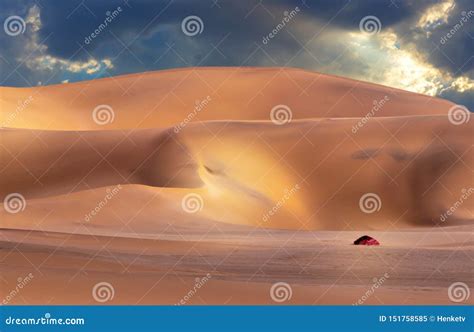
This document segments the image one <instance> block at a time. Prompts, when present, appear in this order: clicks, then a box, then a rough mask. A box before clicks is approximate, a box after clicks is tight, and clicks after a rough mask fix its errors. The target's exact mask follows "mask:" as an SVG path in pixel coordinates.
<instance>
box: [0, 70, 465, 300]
mask: <svg viewBox="0 0 474 332" xmlns="http://www.w3.org/2000/svg"><path fill="white" fill-rule="evenodd" d="M0 92H1V94H0V96H1V104H0V106H1V107H0V110H1V112H0V114H1V116H2V119H3V124H4V127H8V128H3V129H2V130H1V131H0V135H1V136H0V152H1V155H0V156H1V158H0V181H1V186H0V193H1V195H2V197H3V198H4V204H3V205H2V207H0V221H1V225H0V226H1V228H0V272H1V274H0V276H1V278H0V285H1V287H0V299H3V301H4V303H5V302H7V303H19V304H27V303H35V304H39V303H45V304H46V303H48V304H76V303H77V304H82V303H90V304H93V303H96V304H97V303H112V304H125V303H130V304H164V303H166V304H176V303H179V302H181V303H182V304H240V303H246V304H250V303H258V304H263V303H268V304H272V303H273V304H278V303H284V304H285V303H286V304H288V303H289V304H303V303H304V304H353V303H356V302H359V304H379V303H385V304H424V303H438V304H445V303H446V304H448V303H466V302H467V303H473V297H466V298H464V299H463V301H461V302H453V301H452V296H449V295H450V293H452V291H450V290H449V289H450V286H451V285H453V284H454V283H463V284H464V285H467V287H469V285H472V284H473V281H474V280H473V279H474V278H473V275H474V274H473V272H474V264H473V258H474V257H473V253H474V239H473V230H474V224H473V210H474V200H473V199H472V196H474V195H472V196H471V194H472V193H474V189H472V188H474V178H473V176H472V175H473V173H472V172H473V166H474V155H473V153H472V138H473V134H472V133H473V129H474V125H473V122H472V121H470V122H466V123H463V124H459V125H454V124H453V123H452V122H451V121H449V120H450V119H449V117H448V111H449V109H450V108H451V107H452V106H453V104H452V103H450V102H448V101H445V100H441V99H436V98H431V97H427V96H422V95H418V94H412V93H409V92H404V91H400V90H394V89H390V88H386V87H382V86H377V85H373V84H368V83H363V82H357V81H353V80H347V79H344V78H339V77H331V76H326V75H320V74H317V73H311V72H307V71H302V70H293V69H277V68H271V69H249V68H243V69H232V68H213V69H211V68H201V69H188V70H174V71H163V72H155V73H144V74H137V75H128V76H121V77H118V78H109V79H101V80H96V81H89V82H82V83H75V84H65V85H57V86H48V87H38V88H29V89H23V88H22V89H14V88H1V90H0ZM28 96H32V98H31V103H30V104H28V105H27V106H26V107H25V108H24V109H21V110H20V111H19V110H18V108H17V105H18V102H19V101H22V100H25V98H28ZM206 96H210V97H209V99H208V100H209V103H207V104H206V105H205V107H204V108H203V109H202V110H199V111H198V112H194V113H193V114H194V116H192V117H189V114H190V112H193V105H195V103H196V100H202V99H203V98H206ZM385 96H387V98H388V99H387V100H388V101H387V102H386V103H385V104H384V105H383V107H381V108H380V110H378V111H376V112H375V113H373V114H372V115H371V116H370V117H368V118H367V120H366V121H365V122H364V123H363V125H360V121H361V118H362V117H364V116H365V115H366V114H368V113H369V112H370V111H371V107H372V106H373V105H374V104H373V103H374V100H375V101H377V100H380V99H382V98H385ZM101 104H107V105H110V106H113V112H114V113H113V116H114V119H113V121H112V122H110V123H107V124H106V125H99V124H97V123H96V122H94V121H93V119H92V117H91V114H92V110H93V109H94V108H95V107H96V106H97V105H101ZM278 104H284V105H289V106H290V105H291V107H290V108H291V115H292V118H291V121H289V122H288V123H284V124H275V123H274V122H272V121H271V117H270V113H271V109H272V108H273V107H274V106H275V105H278ZM184 119H188V120H189V123H188V122H186V123H185V125H184V126H183V125H181V124H182V123H183V120H184ZM177 126H178V127H177ZM354 128H357V129H356V130H355V129H354ZM12 193H16V194H21V198H20V199H17V200H16V201H13V200H12V201H11V202H10V201H8V200H7V198H8V197H9V195H10V194H12ZM367 194H370V197H371V200H370V201H365V200H362V197H364V195H367ZM17 198H18V196H17ZM14 203H18V204H19V205H15V204H14ZM371 204H372V205H371ZM374 204H375V206H374ZM448 210H450V211H451V212H450V213H449V215H446V212H447V211H448ZM364 234H368V235H371V236H374V237H375V238H377V239H378V240H379V241H380V242H381V244H382V245H381V246H378V247H358V246H353V245H352V244H351V243H352V242H353V241H354V240H355V239H356V238H358V237H359V236H361V235H364ZM196 278H199V279H196ZM104 282H105V283H107V286H106V287H105V289H106V290H105V291H104V292H105V293H104V294H105V296H106V298H107V301H105V302H101V301H98V299H97V296H98V295H97V294H100V292H99V293H98V292H97V291H95V290H94V289H95V286H96V285H99V286H100V285H102V284H101V283H104ZM281 283H285V284H283V286H282V284H281ZM198 286H199V287H198ZM277 286H278V287H277ZM275 287H277V288H275ZM275 289H279V291H275ZM462 291H465V289H463V290H462ZM111 294H113V296H111ZM279 294H280V295H281V296H282V297H283V301H281V302H280V301H279V298H278V296H279ZM99 300H100V299H99Z"/></svg>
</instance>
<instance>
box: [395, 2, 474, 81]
mask: <svg viewBox="0 0 474 332" xmlns="http://www.w3.org/2000/svg"><path fill="white" fill-rule="evenodd" d="M469 17H470V18H469ZM463 18H464V20H463ZM416 19H417V17H414V18H413V19H411V20H410V21H409V22H407V23H408V24H401V25H399V26H397V27H396V29H395V30H396V31H397V33H398V34H399V36H401V39H402V40H403V41H404V42H411V43H414V44H416V45H417V48H418V50H419V51H420V52H421V53H422V54H424V55H425V56H426V58H427V60H428V61H429V62H430V63H432V64H433V65H434V66H436V67H439V68H442V69H444V70H446V71H448V72H449V73H451V74H452V75H453V76H455V77H456V76H459V75H463V74H466V75H467V76H469V77H470V78H474V57H473V56H474V3H473V2H472V0H457V1H455V6H454V8H453V10H452V11H451V12H450V14H449V16H448V21H447V22H446V23H443V24H440V25H439V26H437V27H436V28H435V29H428V30H426V31H425V30H423V29H421V28H416V27H414V26H415V23H416V22H415V21H416ZM427 31H428V32H429V35H427Z"/></svg>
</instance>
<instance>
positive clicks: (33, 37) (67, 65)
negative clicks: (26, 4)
mask: <svg viewBox="0 0 474 332" xmlns="http://www.w3.org/2000/svg"><path fill="white" fill-rule="evenodd" d="M25 22H26V23H27V24H29V26H31V33H29V34H28V36H27V42H26V43H25V44H24V48H25V50H24V52H22V55H21V56H20V58H19V59H18V60H19V61H21V62H23V63H25V65H26V66H27V67H28V68H30V69H32V70H35V71H55V70H62V71H66V72H70V73H86V74H89V75H92V74H94V73H97V72H99V71H100V70H103V69H110V68H113V64H112V61H111V60H110V59H108V58H104V59H101V60H97V59H94V58H90V59H89V60H86V61H72V60H67V59H62V58H59V57H55V56H53V55H50V54H48V47H47V46H46V45H44V44H41V42H40V41H39V34H38V31H39V30H40V29H41V26H42V22H41V10H40V8H39V7H38V6H37V5H34V6H32V7H31V8H30V9H29V11H28V16H27V17H26V20H25Z"/></svg>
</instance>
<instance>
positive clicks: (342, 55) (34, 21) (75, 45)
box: [0, 0, 474, 111]
mask: <svg viewBox="0 0 474 332" xmlns="http://www.w3.org/2000/svg"><path fill="white" fill-rule="evenodd" d="M0 21H1V22H2V23H3V30H1V31H0V45H1V48H0V66H1V67H0V85H1V86H18V87H24V86H36V85H49V84H61V83H63V84H67V83H71V82H75V81H81V80H90V79H95V78H99V77H109V76H116V75H121V74H127V73H135V72H143V71H152V70H161V69H169V68H176V67H190V66H272V67H275V66H285V67H298V68H304V69H308V70H313V71H317V72H322V73H326V74H333V75H339V76H345V77H350V78H354V79H358V80H363V81H369V82H374V83H378V84H383V85H387V86H391V87H396V88H400V89H404V90H409V91H413V92H418V93H423V94H428V95H431V96H439V97H442V98H446V99H449V100H451V101H453V102H455V103H457V104H460V105H465V106H466V107H467V108H468V109H470V110H471V111H473V110H474V2H473V1H472V0H360V1H355V0H324V1H320V0H303V1H301V0H298V1H285V0H273V1H262V0H260V1H259V0H209V1H206V0H199V1H193V0H188V1H185V0H163V1H162V0H117V1H113V0H101V1H93V0H91V1H88V0H68V1H54V0H0Z"/></svg>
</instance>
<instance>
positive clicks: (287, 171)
mask: <svg viewBox="0 0 474 332" xmlns="http://www.w3.org/2000/svg"><path fill="white" fill-rule="evenodd" d="M357 121H358V120H357V119H338V120H326V119H313V120H304V121H293V122H291V123H288V124H285V125H282V126H277V125H275V124H273V123H272V122H271V121H266V122H251V123H250V122H236V121H222V122H202V123H195V124H189V125H188V126H186V127H185V128H183V129H182V130H181V131H179V132H178V133H176V132H175V131H174V130H173V129H172V128H170V129H168V130H161V129H147V130H136V131H104V132H99V131H93V132H75V131H69V132H54V131H32V130H22V129H20V130H16V129H11V130H2V136H1V137H2V138H1V139H2V159H1V164H0V167H1V169H2V186H1V189H0V190H1V191H2V192H1V194H2V196H5V195H6V194H8V193H9V192H20V193H22V194H23V195H24V196H25V198H26V199H27V204H28V208H27V209H26V210H25V211H23V212H22V213H20V214H4V217H2V219H3V226H4V227H6V228H20V229H32V228H33V229H42V230H50V231H54V230H56V231H64V232H66V231H72V229H76V228H77V227H79V229H82V232H94V233H96V234H103V235H106V234H110V232H118V233H123V234H124V235H127V234H128V235H130V234H131V233H133V232H138V233H139V234H156V233H159V232H161V231H163V230H164V229H166V228H167V226H168V225H169V223H170V222H171V223H173V225H174V227H179V225H182V226H183V227H193V224H194V227H198V226H197V225H198V224H201V223H202V224H205V223H206V222H207V223H209V222H213V221H219V222H223V223H231V224H239V225H251V226H260V227H268V228H289V229H319V230H340V229H347V227H349V229H351V230H357V229H380V230H385V229H389V228H403V227H414V226H416V227H421V226H431V225H435V224H439V223H440V214H441V213H443V212H444V211H446V210H447V209H449V207H450V206H451V205H453V204H454V203H455V202H456V201H457V200H458V199H459V197H460V196H461V195H462V194H463V190H464V191H465V190H467V189H469V188H472V187H474V183H473V180H474V179H473V177H472V169H473V167H474V158H473V154H472V141H470V140H469V139H468V138H469V137H471V136H470V135H472V130H473V128H474V126H473V124H472V123H466V124H463V125H460V126H454V125H453V124H451V123H450V122H449V121H448V119H447V117H446V116H413V117H391V118H372V119H370V120H369V121H368V122H367V123H366V124H365V125H364V126H363V127H362V128H361V129H360V130H359V131H358V132H357V133H353V132H352V128H353V126H354V125H355V124H356V123H357ZM420 128H423V130H420ZM17 147H21V150H22V153H21V154H16V157H13V156H12V155H13V154H15V153H14V152H12V151H15V149H17ZM118 185H120V186H121V188H120V190H117V194H116V197H115V196H114V195H113V196H114V197H115V198H112V199H110V200H109V201H107V205H106V206H105V207H104V208H103V209H101V211H100V213H98V214H97V215H96V216H94V217H93V218H86V217H85V216H86V215H87V214H88V213H89V212H90V211H91V210H93V209H94V208H95V206H96V205H97V204H99V202H100V201H101V200H103V198H104V196H105V195H107V190H108V191H109V192H110V191H111V190H112V189H113V188H114V187H116V186H118ZM368 193H369V194H375V195H377V196H378V197H379V199H380V202H379V203H378V205H379V206H378V208H377V209H376V211H372V212H371V213H367V211H363V209H362V208H361V206H360V202H361V201H360V199H361V197H362V196H363V195H364V194H368ZM189 194H191V195H194V203H195V204H197V205H198V206H199V207H198V209H197V210H196V211H191V212H190V211H187V210H186V208H184V207H183V204H184V203H183V202H184V199H185V197H186V195H189ZM130 207H133V209H132V208H130ZM191 209H194V208H193V207H191ZM369 209H370V208H369ZM472 209H473V201H472V200H469V201H466V202H465V203H464V204H463V205H462V206H461V207H459V208H458V209H457V210H456V211H455V213H454V214H453V215H452V216H451V217H450V218H449V220H448V222H446V223H445V224H444V225H447V226H448V225H455V224H460V223H465V222H466V221H467V220H468V219H470V218H472V215H471V211H472ZM270 211H271V212H270ZM46 215H47V218H44V217H45V216H46ZM86 219H90V220H86ZM31 220H44V221H42V222H40V223H32V222H31ZM125 221H128V222H130V223H129V224H127V225H128V227H125V228H123V227H122V224H123V223H124V222H125ZM441 224H442V223H441ZM176 225H178V226H176ZM83 227H85V228H88V230H87V231H84V229H83ZM129 227H130V229H132V230H133V232H132V231H130V229H129Z"/></svg>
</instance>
